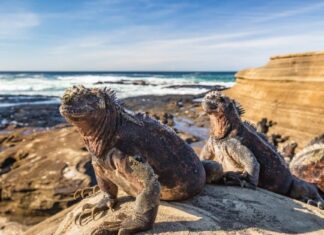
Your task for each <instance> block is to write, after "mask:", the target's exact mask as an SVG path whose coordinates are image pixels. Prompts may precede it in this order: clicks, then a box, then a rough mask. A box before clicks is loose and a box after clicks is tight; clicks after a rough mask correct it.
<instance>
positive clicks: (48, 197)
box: [0, 128, 95, 225]
mask: <svg viewBox="0 0 324 235" xmlns="http://www.w3.org/2000/svg"><path fill="white" fill-rule="evenodd" d="M26 131H28V130H25V131H20V132H18V131H17V132H16V133H11V134H8V135H7V136H5V135H4V136H2V137H1V136H0V140H2V143H1V147H2V148H3V151H1V152H0V172H1V174H0V213H1V214H5V216H6V217H8V218H11V219H13V220H16V221H19V222H21V223H24V224H27V225H30V224H35V223H38V222H39V221H41V220H43V219H45V218H47V217H48V216H50V215H53V214H55V213H57V212H58V211H60V210H62V209H64V208H67V207H68V206H70V205H72V204H73V203H75V202H76V201H75V200H74V199H73V198H72V195H73V193H74V191H75V190H77V189H79V188H82V187H86V186H90V185H91V184H94V183H95V181H94V179H95V177H94V174H93V170H92V167H91V163H90V156H89V154H88V152H87V151H86V149H85V148H84V146H83V143H82V141H81V138H80V137H79V134H78V133H77V132H76V131H75V130H74V129H73V128H55V129H53V130H51V131H43V132H36V133H29V132H26Z"/></svg>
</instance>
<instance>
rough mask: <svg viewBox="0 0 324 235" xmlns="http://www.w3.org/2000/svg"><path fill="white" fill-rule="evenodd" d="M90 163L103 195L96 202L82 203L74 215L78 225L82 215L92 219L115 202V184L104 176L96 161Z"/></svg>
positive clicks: (110, 207) (116, 190) (116, 191)
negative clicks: (80, 208) (80, 209)
mask: <svg viewBox="0 0 324 235" xmlns="http://www.w3.org/2000/svg"><path fill="white" fill-rule="evenodd" d="M110 154H113V153H110ZM92 165H93V168H94V170H95V174H96V179H97V183H98V187H99V188H100V190H101V191H102V192H104V196H103V198H102V199H101V200H100V201H99V202H98V203H96V204H91V203H86V204H84V205H83V207H82V211H81V212H80V213H79V214H78V215H76V217H75V223H78V224H80V225H81V222H82V219H83V218H84V217H87V216H91V217H92V219H94V217H95V215H96V214H97V213H99V212H102V211H106V210H108V209H113V207H114V206H115V204H116V203H117V194H118V187H117V185H116V184H114V183H113V182H112V181H110V180H109V179H107V178H106V177H105V176H104V171H103V169H102V168H101V166H99V164H98V163H96V162H93V163H92Z"/></svg>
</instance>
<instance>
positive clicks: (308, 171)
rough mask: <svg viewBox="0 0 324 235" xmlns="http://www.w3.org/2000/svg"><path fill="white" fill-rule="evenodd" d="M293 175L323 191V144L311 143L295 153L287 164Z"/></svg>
mask: <svg viewBox="0 0 324 235" xmlns="http://www.w3.org/2000/svg"><path fill="white" fill-rule="evenodd" d="M289 168H290V170H291V172H292V173H293V175H295V176H297V177H298V178H301V179H303V180H305V181H307V182H309V183H312V184H315V185H316V186H317V187H318V188H319V189H321V190H322V192H324V170H323V169H324V144H321V143H319V144H313V145H310V146H307V147H305V148H304V149H303V150H302V151H300V152H299V153H297V154H296V156H294V158H293V159H292V160H291V162H290V164H289Z"/></svg>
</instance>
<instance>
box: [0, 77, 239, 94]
mask: <svg viewBox="0 0 324 235" xmlns="http://www.w3.org/2000/svg"><path fill="white" fill-rule="evenodd" d="M207 75H208V74H207ZM207 75H206V74H204V76H202V78H201V75H200V77H199V76H196V75H195V74H194V73H193V74H179V73H174V74H169V75H168V76H167V75H166V74H162V73H161V74H154V73H140V72H138V73H129V74H127V73H120V74H108V73H107V74H91V73H89V74H81V73H76V74H73V73H67V74H55V73H54V74H52V73H14V74H12V73H10V74H0V94H2V95H8V94H9V95H10V94H11V95H45V96H61V95H62V94H63V92H64V90H65V89H66V88H68V87H71V86H73V85H79V84H83V85H85V86H87V87H104V86H107V87H110V88H112V89H114V90H116V91H117V95H118V96H119V97H121V98H124V97H129V96H138V95H150V94H156V95H164V94H198V93H201V92H204V91H207V89H204V88H201V87H199V86H197V87H194V86H192V87H184V88H181V89H174V88H168V87H169V86H175V85H195V84H196V85H210V86H213V85H223V86H226V87H230V86H232V85H233V84H234V79H233V78H232V79H229V78H228V76H230V75H226V76H227V77H224V75H222V74H221V75H220V76H219V77H218V78H217V77H216V78H215V79H207V78H208V76H207ZM214 76H215V75H214ZM232 76H233V75H232ZM137 80H143V81H145V84H141V83H137V84H135V83H134V81H137Z"/></svg>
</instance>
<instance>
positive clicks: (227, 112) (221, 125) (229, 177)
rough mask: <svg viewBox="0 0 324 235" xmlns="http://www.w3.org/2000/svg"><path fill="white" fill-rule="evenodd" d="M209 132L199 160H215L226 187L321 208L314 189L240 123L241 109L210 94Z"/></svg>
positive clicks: (206, 104)
mask: <svg viewBox="0 0 324 235" xmlns="http://www.w3.org/2000/svg"><path fill="white" fill-rule="evenodd" d="M202 107H203V110H204V111H205V112H206V113H207V114H208V115H209V118H210V122H211V132H210V137H209V139H208V142H207V143H206V145H205V146H204V148H203V150H202V152H201V155H200V158H201V159H204V160H205V159H209V160H215V161H216V162H218V163H219V164H220V165H221V167H222V168H223V172H224V173H223V174H224V177H225V184H228V185H241V186H243V187H244V186H245V187H250V186H251V185H252V186H259V187H261V188H264V189H267V190H269V191H272V192H275V193H279V194H282V195H286V196H289V197H292V198H294V199H298V200H301V201H304V202H308V203H309V204H312V205H316V206H318V207H319V208H321V209H324V201H323V199H322V198H321V197H320V195H319V193H318V191H317V189H316V187H315V186H314V185H312V184H309V183H307V182H305V181H303V180H301V179H298V178H296V177H294V176H292V174H291V172H290V171H289V168H288V167H287V165H286V164H285V162H284V160H283V157H282V156H281V155H280V154H279V153H278V152H277V151H276V149H275V148H274V146H273V145H271V144H270V143H268V142H267V140H266V138H265V137H264V136H263V135H261V134H259V133H258V132H257V131H256V129H255V128H254V127H253V126H252V125H251V124H249V123H248V122H244V121H242V120H241V117H240V116H241V115H242V114H243V112H244V110H243V108H242V107H241V106H240V105H239V104H238V103H237V102H235V101H234V100H231V99H230V98H229V97H227V96H225V95H222V94H221V93H220V92H217V91H212V92H209V93H208V94H206V95H205V97H204V98H203V101H202Z"/></svg>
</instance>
